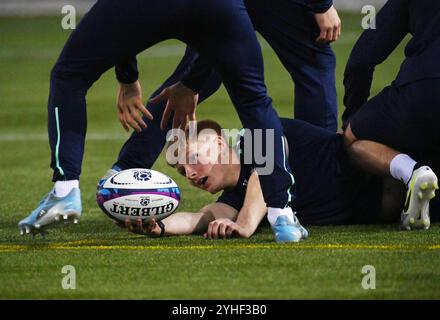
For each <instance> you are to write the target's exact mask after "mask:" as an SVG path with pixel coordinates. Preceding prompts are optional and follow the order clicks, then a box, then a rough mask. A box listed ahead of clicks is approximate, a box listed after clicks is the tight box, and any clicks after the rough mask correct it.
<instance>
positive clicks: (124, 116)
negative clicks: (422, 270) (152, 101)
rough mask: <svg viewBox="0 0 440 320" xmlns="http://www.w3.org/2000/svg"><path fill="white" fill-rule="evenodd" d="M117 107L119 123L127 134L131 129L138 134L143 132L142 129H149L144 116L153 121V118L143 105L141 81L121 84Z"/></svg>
mask: <svg viewBox="0 0 440 320" xmlns="http://www.w3.org/2000/svg"><path fill="white" fill-rule="evenodd" d="M116 105H117V107H118V116H119V121H120V122H121V124H122V126H123V127H124V129H125V130H126V131H127V132H128V131H129V130H130V127H132V128H133V129H134V130H136V131H137V132H141V131H142V129H145V128H146V127H147V125H146V124H145V122H144V120H143V119H142V114H143V115H145V116H146V117H147V118H148V119H150V120H153V116H152V115H151V113H150V112H149V111H148V110H147V109H146V108H145V106H144V104H143V103H142V90H141V85H140V83H139V81H136V82H134V83H131V84H124V83H120V84H119V92H118V97H117V101H116Z"/></svg>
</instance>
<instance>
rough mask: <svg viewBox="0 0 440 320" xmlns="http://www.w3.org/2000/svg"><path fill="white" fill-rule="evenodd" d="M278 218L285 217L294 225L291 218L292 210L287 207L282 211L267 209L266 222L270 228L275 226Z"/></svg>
mask: <svg viewBox="0 0 440 320" xmlns="http://www.w3.org/2000/svg"><path fill="white" fill-rule="evenodd" d="M279 216H287V217H288V218H289V220H290V221H292V223H294V221H295V219H294V217H293V211H292V208H290V207H287V208H284V209H281V208H270V207H269V208H268V210H267V220H269V223H270V225H271V226H273V225H274V224H275V222H276V221H277V219H278V217H279Z"/></svg>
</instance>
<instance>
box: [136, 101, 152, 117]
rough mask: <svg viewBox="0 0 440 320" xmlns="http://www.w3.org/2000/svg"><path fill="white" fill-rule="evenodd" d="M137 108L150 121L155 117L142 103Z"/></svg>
mask: <svg viewBox="0 0 440 320" xmlns="http://www.w3.org/2000/svg"><path fill="white" fill-rule="evenodd" d="M137 108H138V109H139V111H140V112H142V114H143V115H144V116H146V117H147V118H148V119H150V120H153V118H154V117H153V115H152V114H151V113H150V111H148V109H147V108H145V106H144V105H143V104H142V103H139V104H138V105H137Z"/></svg>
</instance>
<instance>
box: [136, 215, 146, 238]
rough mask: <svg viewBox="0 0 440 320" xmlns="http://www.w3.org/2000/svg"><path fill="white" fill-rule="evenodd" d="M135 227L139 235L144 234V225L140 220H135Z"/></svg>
mask: <svg viewBox="0 0 440 320" xmlns="http://www.w3.org/2000/svg"><path fill="white" fill-rule="evenodd" d="M136 226H137V230H138V231H139V232H140V233H142V234H145V229H144V224H143V222H142V219H141V218H138V219H136Z"/></svg>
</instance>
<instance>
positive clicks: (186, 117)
mask: <svg viewBox="0 0 440 320" xmlns="http://www.w3.org/2000/svg"><path fill="white" fill-rule="evenodd" d="M187 124H188V115H185V117H184V118H183V120H182V121H180V125H179V128H180V129H182V130H185V128H186V126H187Z"/></svg>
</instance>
